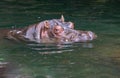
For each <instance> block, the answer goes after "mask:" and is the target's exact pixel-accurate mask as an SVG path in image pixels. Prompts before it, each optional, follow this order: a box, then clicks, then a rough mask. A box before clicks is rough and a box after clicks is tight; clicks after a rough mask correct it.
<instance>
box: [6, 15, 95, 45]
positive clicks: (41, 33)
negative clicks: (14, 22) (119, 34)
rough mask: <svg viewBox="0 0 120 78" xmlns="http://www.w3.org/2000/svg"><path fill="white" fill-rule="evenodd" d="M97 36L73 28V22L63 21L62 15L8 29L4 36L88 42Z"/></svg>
mask: <svg viewBox="0 0 120 78" xmlns="http://www.w3.org/2000/svg"><path fill="white" fill-rule="evenodd" d="M96 37H97V36H96V34H95V33H93V32H91V31H80V30H75V29H74V23H73V22H65V19H64V17H63V15H62V16H61V18H60V19H51V20H45V21H41V22H39V23H37V24H33V25H29V26H27V27H25V28H20V29H12V30H10V31H8V33H7V35H6V38H7V39H10V40H15V41H24V42H36V43H42V42H51V41H52V42H63V43H64V42H88V41H91V40H93V39H95V38H96Z"/></svg>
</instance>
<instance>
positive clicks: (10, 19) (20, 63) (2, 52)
mask: <svg viewBox="0 0 120 78" xmlns="http://www.w3.org/2000/svg"><path fill="white" fill-rule="evenodd" d="M119 3H120V1H119V0H78V1H77V0H74V1H71V0H60V1H57V0H1V1H0V28H2V29H7V28H11V27H17V28H19V27H24V26H27V25H30V24H34V23H37V22H39V21H43V20H46V19H53V18H60V16H61V14H63V15H64V16H65V19H66V21H72V22H74V23H75V29H79V30H91V31H93V32H95V33H96V34H97V35H98V38H97V39H96V40H94V41H92V42H89V43H73V44H64V45H57V44H21V43H15V42H11V41H9V40H5V39H3V38H0V78H120V6H119V5H120V4H119ZM1 34H2V32H1Z"/></svg>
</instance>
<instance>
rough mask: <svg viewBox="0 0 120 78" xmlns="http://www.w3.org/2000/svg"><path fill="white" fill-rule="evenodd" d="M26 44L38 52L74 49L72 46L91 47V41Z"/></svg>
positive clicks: (50, 52)
mask: <svg viewBox="0 0 120 78" xmlns="http://www.w3.org/2000/svg"><path fill="white" fill-rule="evenodd" d="M27 46H28V47H29V48H30V49H32V50H35V51H39V53H40V54H53V53H63V52H71V51H74V48H78V46H79V48H80V47H83V48H93V44H92V43H76V44H75V43H68V44H44V43H43V44H42V43H41V44H27Z"/></svg>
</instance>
